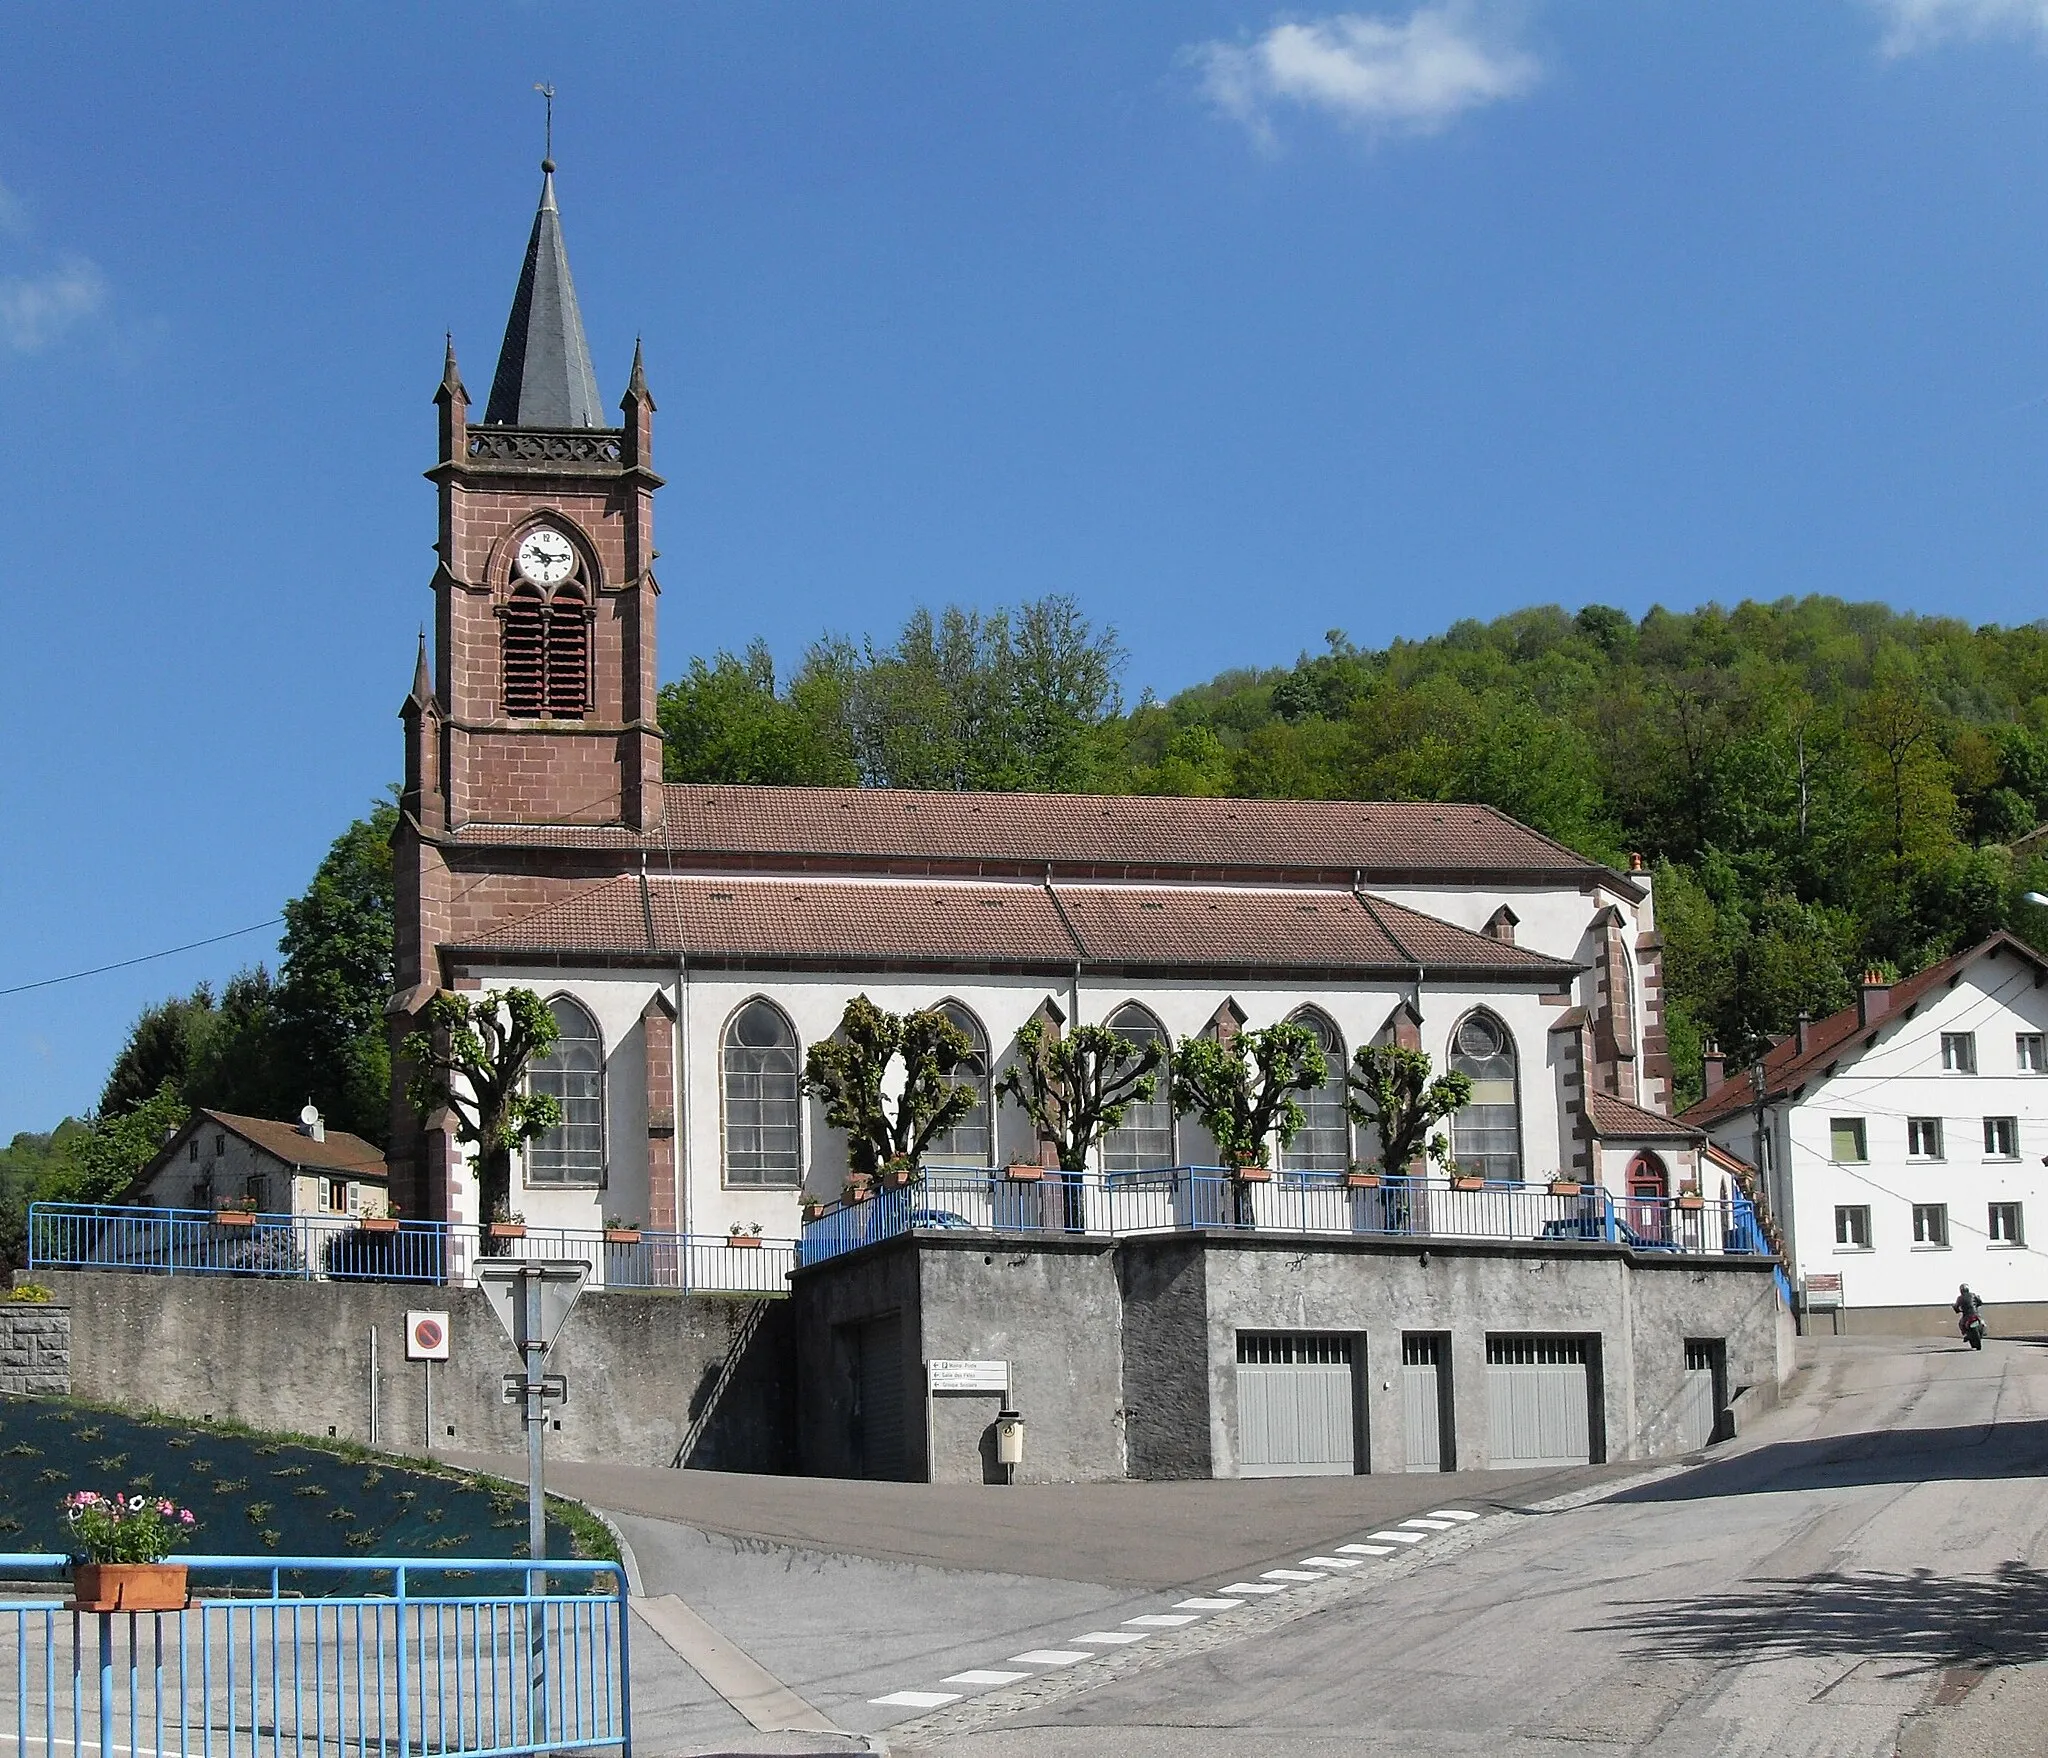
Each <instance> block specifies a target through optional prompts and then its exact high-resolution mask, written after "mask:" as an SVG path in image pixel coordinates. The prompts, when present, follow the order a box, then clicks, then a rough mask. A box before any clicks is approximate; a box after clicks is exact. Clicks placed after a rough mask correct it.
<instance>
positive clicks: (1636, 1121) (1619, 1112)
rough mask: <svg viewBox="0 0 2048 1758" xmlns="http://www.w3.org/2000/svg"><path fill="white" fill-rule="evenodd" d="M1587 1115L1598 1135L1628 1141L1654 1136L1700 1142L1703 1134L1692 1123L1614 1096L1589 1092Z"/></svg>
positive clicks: (1587, 1096)
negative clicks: (1647, 1109) (1685, 1122)
mask: <svg viewBox="0 0 2048 1758" xmlns="http://www.w3.org/2000/svg"><path fill="white" fill-rule="evenodd" d="M1586 1113H1587V1115H1588V1116H1589V1117H1591V1118H1592V1120H1593V1129H1594V1131H1595V1133H1596V1134H1599V1135H1602V1136H1615V1137H1619V1138H1622V1139H1625V1140H1627V1139H1641V1138H1643V1137H1646V1136H1653V1137H1664V1138H1668V1139H1670V1140H1673V1141H1679V1140H1683V1141H1698V1140H1699V1139H1700V1137H1701V1133H1702V1132H1701V1131H1699V1130H1697V1129H1694V1128H1692V1127H1691V1126H1690V1125H1689V1124H1684V1123H1680V1122H1678V1121H1676V1120H1675V1119H1673V1118H1670V1117H1666V1116H1665V1115H1664V1113H1663V1112H1661V1111H1646V1110H1644V1109H1643V1107H1642V1106H1640V1105H1632V1104H1630V1103H1629V1101H1628V1100H1626V1099H1618V1098H1616V1097H1615V1096H1614V1095H1613V1094H1612V1093H1588V1094H1587V1095H1586Z"/></svg>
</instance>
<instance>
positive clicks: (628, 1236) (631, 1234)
mask: <svg viewBox="0 0 2048 1758" xmlns="http://www.w3.org/2000/svg"><path fill="white" fill-rule="evenodd" d="M604 1242H605V1244H607V1245H638V1244H639V1243H640V1229H639V1228H638V1227H607V1228H606V1229H605V1230H604Z"/></svg>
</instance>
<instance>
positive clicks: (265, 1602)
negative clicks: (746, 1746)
mask: <svg viewBox="0 0 2048 1758" xmlns="http://www.w3.org/2000/svg"><path fill="white" fill-rule="evenodd" d="M171 1560H172V1561H173V1562H180V1561H182V1562H184V1564H185V1566H186V1567H187V1569H188V1570H189V1571H190V1574H191V1577H192V1586H193V1589H194V1591H195V1593H197V1592H198V1591H199V1590H200V1589H201V1588H203V1585H204V1583H205V1582H206V1580H207V1579H208V1577H224V1576H229V1575H243V1576H246V1575H248V1574H249V1573H250V1572H251V1571H252V1570H255V1571H260V1572H264V1573H267V1574H268V1575H269V1578H270V1582H271V1587H270V1591H269V1594H268V1595H267V1596H259V1597H256V1598H231V1599H230V1598H219V1599H207V1598H198V1597H195V1598H193V1599H192V1600H191V1602H190V1603H189V1604H188V1605H187V1606H186V1607H185V1609H184V1610H182V1611H167V1612H81V1611H76V1610H73V1609H71V1608H70V1606H68V1605H66V1604H63V1603H61V1602H60V1600H59V1599H58V1598H57V1597H56V1594H57V1592H60V1591H61V1587H62V1577H63V1576H64V1575H66V1574H67V1573H68V1572H69V1570H70V1567H71V1563H70V1559H69V1558H66V1557H56V1556H49V1555H45V1554H41V1553H29V1554H22V1555H11V1556H10V1555H5V1554H0V1577H4V1578H6V1579H8V1580H10V1581H16V1582H20V1581H22V1580H24V1578H41V1577H45V1576H50V1577H56V1578H57V1580H56V1581H54V1582H53V1592H52V1594H51V1596H50V1597H46V1598H28V1597H15V1598H11V1599H0V1701H4V1700H5V1695H6V1692H7V1687H9V1686H11V1687H12V1696H13V1699H14V1713H13V1715H12V1717H5V1716H0V1729H4V1728H5V1727H6V1726H7V1723H8V1721H9V1720H11V1722H12V1727H13V1747H14V1751H13V1755H12V1758H57V1755H58V1754H59V1753H60V1752H64V1753H68V1754H70V1758H85V1755H86V1754H88V1753H94V1752H96V1753H98V1754H99V1758H114V1755H115V1754H117V1753H119V1754H122V1755H123V1758H145V1755H146V1758H285V1754H286V1753H290V1754H291V1755H292V1758H308V1754H309V1752H310V1754H311V1755H312V1758H326V1755H327V1754H329V1753H339V1754H341V1755H342V1758H372V1755H373V1754H374V1755H375V1758H393V1755H394V1754H396V1755H397V1758H412V1755H414V1754H450V1755H451V1758H452V1755H458V1754H459V1755H462V1758H519V1755H522V1754H539V1753H543V1752H562V1751H575V1750H584V1749H588V1748H593V1747H616V1748H618V1750H619V1752H620V1753H621V1758H631V1754H632V1749H633V1736H632V1726H633V1718H632V1695H631V1682H630V1670H631V1669H630V1664H629V1662H630V1654H629V1648H628V1642H629V1633H628V1616H627V1609H626V1582H625V1575H624V1572H623V1571H622V1570H620V1569H619V1568H618V1567H617V1565H616V1564H611V1563H592V1562H553V1561H550V1562H548V1563H547V1564H546V1565H545V1570H544V1572H543V1570H542V1568H541V1567H540V1566H538V1565H528V1564H527V1563H526V1562H525V1561H524V1560H517V1561H507V1560H505V1559H502V1558H494V1559H489V1560H484V1561H473V1560H465V1561H446V1562H439V1561H437V1562H431V1563H428V1562H417V1561H411V1560H407V1561H404V1562H399V1561H395V1560H388V1559H373V1560H356V1559H350V1560H348V1561H340V1560H337V1559H335V1558H333V1557H288V1558H273V1557H262V1558H256V1557H215V1556H208V1557H191V1558H175V1557H174V1558H173V1559H171ZM366 1569H367V1570H370V1571H372V1572H374V1573H377V1574H385V1575H388V1576H389V1577H390V1580H391V1589H392V1590H391V1592H390V1593H388V1594H371V1595H355V1596H342V1597H335V1598H321V1599H304V1598H298V1597H287V1596H285V1595H284V1594H282V1593H281V1592H280V1591H279V1590H278V1577H279V1574H280V1572H282V1571H284V1570H301V1571H314V1572H318V1571H323V1570H331V1571H335V1572H345V1573H347V1574H350V1575H356V1574H359V1573H360V1572H361V1571H363V1570H366ZM508 1571H509V1572H510V1573H511V1575H512V1576H513V1578H514V1579H522V1578H523V1579H524V1580H525V1581H526V1583H527V1586H526V1589H525V1590H523V1591H517V1592H510V1593H495V1594H494V1593H488V1592H478V1591H460V1592H458V1591H449V1590H448V1589H449V1587H450V1585H451V1584H452V1583H453V1582H455V1581H459V1580H463V1579H464V1578H466V1577H473V1576H476V1575H478V1574H487V1573H494V1574H497V1575H500V1576H503V1575H504V1574H505V1573H506V1572H508ZM422 1577H425V1578H427V1580H428V1581H432V1582H437V1583H438V1584H439V1590H438V1591H434V1592H428V1593H422V1592H421V1591H419V1589H420V1587H421V1585H422ZM550 1577H553V1578H556V1580H557V1581H559V1580H560V1579H561V1578H567V1580H568V1581H570V1582H574V1583H576V1584H577V1586H578V1588H579V1589H580V1590H574V1591H553V1590H551V1587H552V1586H553V1585H554V1583H551V1582H550V1581H549V1578H550ZM606 1577H609V1579H606ZM6 1738H7V1735H6V1734H5V1733H4V1732H0V1742H4V1741H5V1740H6Z"/></svg>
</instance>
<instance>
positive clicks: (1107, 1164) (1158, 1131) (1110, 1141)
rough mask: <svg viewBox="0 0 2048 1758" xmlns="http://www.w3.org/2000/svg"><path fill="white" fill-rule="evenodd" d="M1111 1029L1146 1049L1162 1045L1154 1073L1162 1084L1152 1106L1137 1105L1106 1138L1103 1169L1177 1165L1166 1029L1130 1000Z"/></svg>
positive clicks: (1111, 1022) (1114, 1018)
mask: <svg viewBox="0 0 2048 1758" xmlns="http://www.w3.org/2000/svg"><path fill="white" fill-rule="evenodd" d="M1109 1029H1110V1030H1111V1031H1113V1032H1115V1033H1116V1035H1117V1036H1118V1037H1120V1038H1123V1039H1125V1040H1126V1041H1127V1042H1129V1043H1132V1044H1136V1045H1137V1046H1138V1047H1139V1048H1140V1049H1142V1048H1143V1047H1144V1046H1145V1045H1147V1044H1157V1045H1158V1046H1159V1062H1158V1064H1157V1066H1156V1067H1155V1069H1154V1071H1153V1073H1154V1078H1155V1079H1156V1080H1157V1082H1158V1085H1157V1087H1156V1088H1155V1089H1154V1094H1153V1098H1152V1101H1151V1103H1150V1104H1146V1105H1133V1106H1131V1107H1130V1109H1129V1110H1127V1111H1125V1113H1124V1120H1123V1122H1121V1123H1119V1124H1118V1125H1117V1126H1116V1128H1114V1129H1112V1130H1111V1131H1110V1132H1109V1133H1108V1134H1107V1135H1105V1136H1104V1137H1103V1138H1102V1169H1103V1170H1104V1171H1105V1172H1142V1171H1147V1170H1150V1169H1154V1168H1157V1167H1162V1166H1171V1165H1172V1164H1173V1100H1172V1098H1171V1097H1170V1096H1169V1089H1170V1087H1171V1084H1172V1081H1171V1075H1172V1070H1171V1069H1170V1067H1169V1066H1168V1060H1167V1037H1166V1028H1165V1027H1164V1026H1162V1025H1161V1024H1160V1023H1159V1021H1158V1020H1156V1019H1154V1018H1153V1017H1152V1015H1151V1014H1150V1013H1148V1012H1147V1011H1146V1010H1145V1009H1144V1008H1142V1007H1140V1006H1139V1005H1138V1004H1137V1003H1136V1002H1135V1001H1128V1002H1126V1003H1125V1004H1124V1005H1123V1006H1122V1007H1119V1008H1118V1009H1117V1010H1116V1012H1114V1013H1112V1014H1111V1015H1110V1016H1109Z"/></svg>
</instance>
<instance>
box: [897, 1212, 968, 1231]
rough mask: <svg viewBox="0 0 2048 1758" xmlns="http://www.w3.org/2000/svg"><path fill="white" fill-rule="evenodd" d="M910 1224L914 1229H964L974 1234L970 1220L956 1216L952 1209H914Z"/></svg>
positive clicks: (963, 1216)
mask: <svg viewBox="0 0 2048 1758" xmlns="http://www.w3.org/2000/svg"><path fill="white" fill-rule="evenodd" d="M910 1224H911V1226H913V1227H939V1228H959V1227H964V1228H966V1229H967V1230H968V1231H969V1232H972V1231H973V1229H974V1223H973V1222H972V1221H970V1220H968V1218H967V1217H966V1216H965V1215H956V1214H954V1213H953V1211H952V1210H951V1209H912V1210H911V1211H910Z"/></svg>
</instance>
